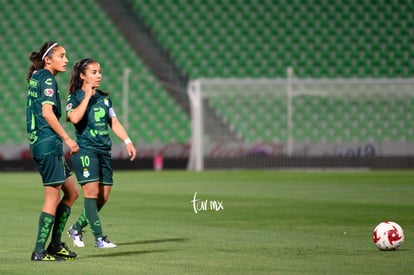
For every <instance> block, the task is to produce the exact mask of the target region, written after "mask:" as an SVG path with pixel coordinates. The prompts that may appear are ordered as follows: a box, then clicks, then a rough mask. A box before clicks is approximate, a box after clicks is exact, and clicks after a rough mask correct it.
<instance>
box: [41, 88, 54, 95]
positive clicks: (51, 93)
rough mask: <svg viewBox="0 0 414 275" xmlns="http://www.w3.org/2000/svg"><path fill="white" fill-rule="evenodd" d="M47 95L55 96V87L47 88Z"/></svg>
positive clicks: (45, 92) (45, 91)
mask: <svg viewBox="0 0 414 275" xmlns="http://www.w3.org/2000/svg"><path fill="white" fill-rule="evenodd" d="M43 92H44V94H45V96H53V94H54V93H55V91H53V89H50V88H47V89H45V90H44V91H43Z"/></svg>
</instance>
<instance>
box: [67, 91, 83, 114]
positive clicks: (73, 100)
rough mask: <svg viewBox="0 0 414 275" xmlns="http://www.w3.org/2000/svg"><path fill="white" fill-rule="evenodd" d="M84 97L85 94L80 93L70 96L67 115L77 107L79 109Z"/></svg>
mask: <svg viewBox="0 0 414 275" xmlns="http://www.w3.org/2000/svg"><path fill="white" fill-rule="evenodd" d="M83 97H84V93H80V92H79V91H75V92H74V93H72V94H70V95H69V96H68V98H67V104H66V114H68V113H70V112H72V111H73V110H74V109H76V107H78V106H79V104H80V103H81V102H82V100H83Z"/></svg>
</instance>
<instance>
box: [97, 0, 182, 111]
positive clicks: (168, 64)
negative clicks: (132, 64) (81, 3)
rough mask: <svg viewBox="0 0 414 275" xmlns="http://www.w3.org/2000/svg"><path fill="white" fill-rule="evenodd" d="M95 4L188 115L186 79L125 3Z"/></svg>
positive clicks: (108, 0) (105, 0) (137, 15)
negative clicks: (98, 5) (100, 7)
mask: <svg viewBox="0 0 414 275" xmlns="http://www.w3.org/2000/svg"><path fill="white" fill-rule="evenodd" d="M98 2H99V4H100V5H101V6H102V8H103V9H104V10H105V12H106V13H107V14H108V16H109V17H110V18H111V20H112V21H113V22H114V23H115V25H116V26H117V27H118V29H119V31H120V32H121V33H122V34H123V35H124V37H125V39H126V40H127V41H128V42H129V43H130V44H131V47H132V48H133V49H135V50H136V51H137V53H138V54H139V55H140V56H141V58H142V60H143V61H144V62H145V63H146V65H147V66H148V68H149V69H150V70H151V71H152V73H153V74H154V75H155V76H156V77H157V79H158V81H159V82H160V83H161V85H162V86H163V87H164V88H165V89H166V90H167V91H169V92H170V94H171V96H172V97H173V98H174V99H176V101H177V102H178V104H179V105H180V106H181V107H182V108H183V109H184V111H185V112H186V113H187V114H189V101H188V96H187V93H186V89H187V82H188V76H187V74H186V73H185V72H184V71H183V70H182V69H180V68H179V67H177V66H176V64H175V62H173V61H172V59H171V57H170V55H169V53H168V52H167V51H166V50H165V49H164V48H163V47H162V45H160V43H158V41H157V38H156V37H155V36H154V35H153V34H152V32H151V29H150V28H149V27H148V26H147V25H146V24H145V23H144V21H143V20H142V19H141V18H140V17H139V14H138V13H136V12H134V10H133V8H132V6H131V5H130V4H129V3H128V1H111V0H99V1H98Z"/></svg>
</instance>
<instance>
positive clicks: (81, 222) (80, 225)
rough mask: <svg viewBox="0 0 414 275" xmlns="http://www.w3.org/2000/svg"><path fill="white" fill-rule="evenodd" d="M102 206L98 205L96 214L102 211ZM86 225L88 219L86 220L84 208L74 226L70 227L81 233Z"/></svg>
mask: <svg viewBox="0 0 414 275" xmlns="http://www.w3.org/2000/svg"><path fill="white" fill-rule="evenodd" d="M102 207H103V205H98V212H99V211H100V210H101V209H102ZM87 225H88V219H87V218H86V214H85V208H84V209H83V211H82V214H80V216H79V218H78V219H77V220H76V222H75V224H74V225H73V226H72V228H73V229H75V230H76V231H82V229H83V228H84V227H86V226H87Z"/></svg>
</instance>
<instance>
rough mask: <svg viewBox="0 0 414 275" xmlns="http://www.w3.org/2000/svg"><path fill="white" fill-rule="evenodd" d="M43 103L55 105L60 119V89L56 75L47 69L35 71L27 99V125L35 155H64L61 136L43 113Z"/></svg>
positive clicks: (54, 107) (54, 110)
mask: <svg viewBox="0 0 414 275" xmlns="http://www.w3.org/2000/svg"><path fill="white" fill-rule="evenodd" d="M43 104H51V105H53V112H54V114H55V115H56V117H57V118H58V119H60V117H61V115H62V111H61V103H60V96H59V89H58V85H57V82H56V79H55V77H54V76H53V75H52V73H51V72H50V71H48V70H45V69H40V70H36V71H34V72H33V74H32V76H31V78H30V80H29V88H28V92H27V101H26V125H27V134H28V139H29V144H30V151H31V153H32V155H33V156H45V155H62V154H63V145H62V140H61V138H60V137H59V136H58V135H57V134H56V132H55V131H53V130H52V128H50V126H49V124H48V123H47V121H46V120H45V119H44V117H43V115H42V106H43Z"/></svg>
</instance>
